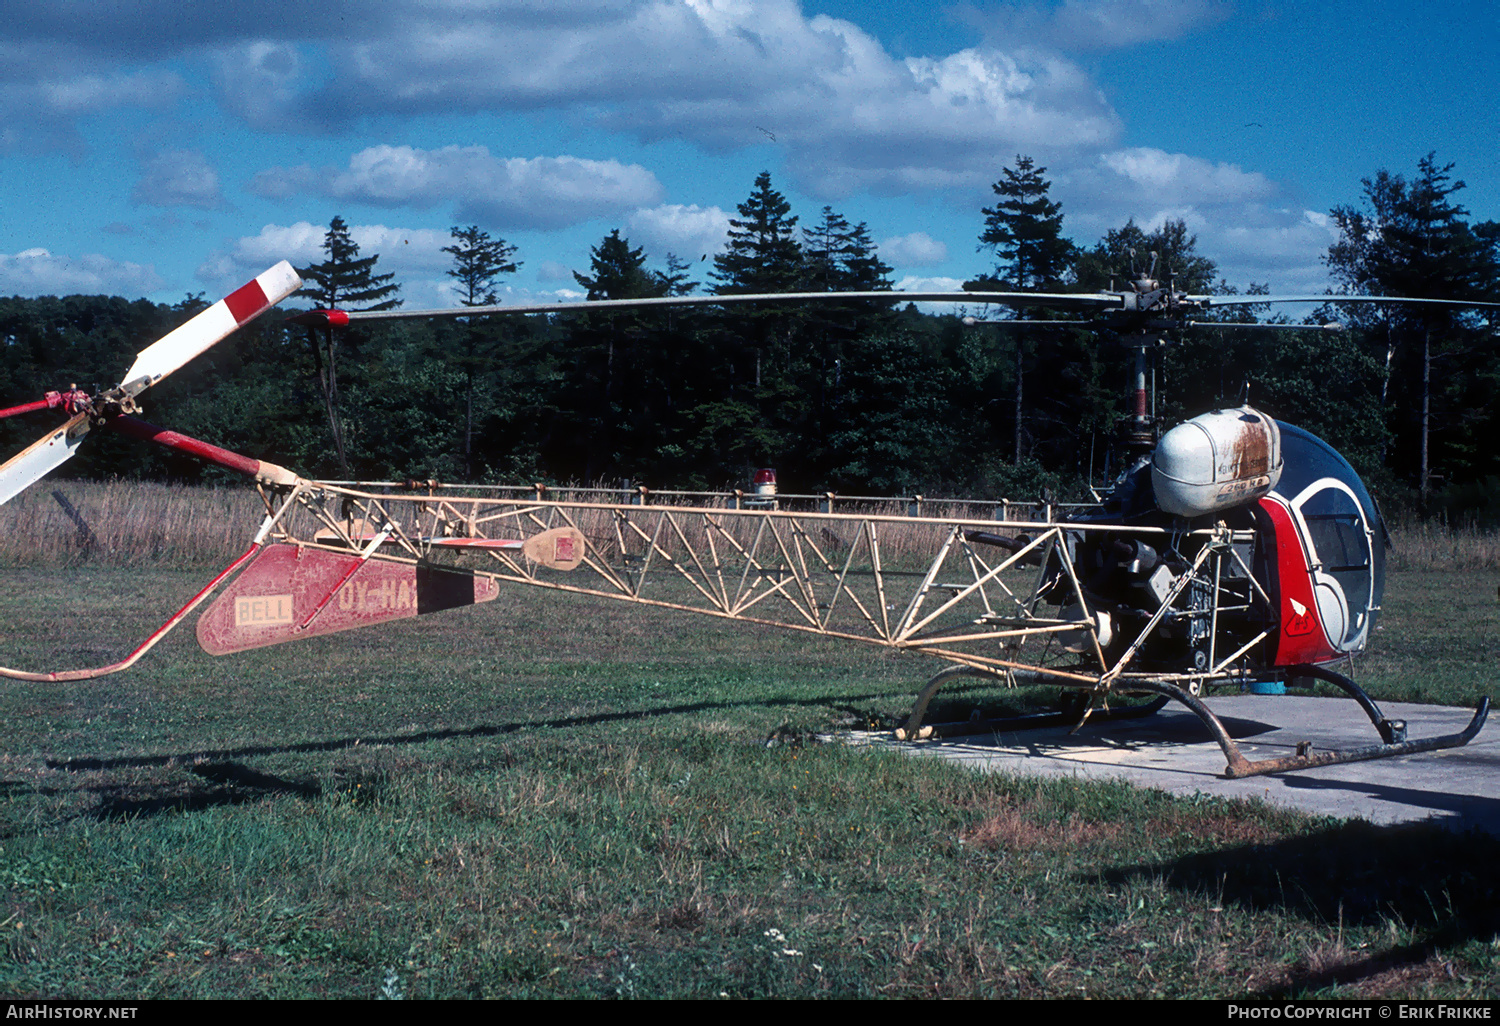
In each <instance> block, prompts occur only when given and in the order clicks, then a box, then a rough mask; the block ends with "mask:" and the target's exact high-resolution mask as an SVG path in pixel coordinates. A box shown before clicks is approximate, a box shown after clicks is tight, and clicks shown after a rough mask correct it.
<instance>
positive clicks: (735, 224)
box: [713, 171, 803, 392]
mask: <svg viewBox="0 0 1500 1026" xmlns="http://www.w3.org/2000/svg"><path fill="white" fill-rule="evenodd" d="M736 209H737V210H738V211H739V215H740V216H739V217H738V218H730V219H729V241H728V245H727V246H726V247H725V249H724V252H722V253H720V254H719V255H717V256H716V257H714V273H713V277H714V278H715V279H716V280H717V284H716V285H715V286H714V292H716V293H717V294H719V295H721V296H723V295H747V294H762V293H771V292H796V291H797V290H798V289H800V288H801V287H802V284H803V279H802V272H803V267H802V247H801V246H800V245H798V243H797V218H796V217H795V216H794V215H793V214H792V206H791V204H790V203H788V202H787V200H786V197H785V196H783V195H782V194H781V193H779V192H777V191H776V190H775V189H774V188H772V187H771V172H769V171H762V172H761V173H760V174H759V175H757V176H756V177H755V187H754V189H753V190H752V191H751V193H750V197H749V198H748V199H747V200H745V202H743V203H741V204H740V205H739V206H738V207H737V208H736ZM797 318H798V315H797V314H796V313H795V312H790V311H786V310H771V309H765V310H748V311H747V310H745V309H744V308H740V309H739V310H737V311H736V313H735V315H734V322H733V323H734V324H735V325H736V327H737V329H738V331H739V332H740V333H741V337H742V338H744V340H745V342H746V343H747V344H748V346H749V348H750V350H751V359H752V360H753V362H754V366H755V374H754V379H753V381H754V389H755V390H756V392H759V391H760V390H761V384H762V377H761V371H762V365H763V364H764V362H765V361H766V357H767V354H768V352H769V351H770V350H772V349H774V348H780V349H782V350H786V349H788V348H789V347H790V343H791V335H792V331H793V328H794V325H795V324H796V321H797Z"/></svg>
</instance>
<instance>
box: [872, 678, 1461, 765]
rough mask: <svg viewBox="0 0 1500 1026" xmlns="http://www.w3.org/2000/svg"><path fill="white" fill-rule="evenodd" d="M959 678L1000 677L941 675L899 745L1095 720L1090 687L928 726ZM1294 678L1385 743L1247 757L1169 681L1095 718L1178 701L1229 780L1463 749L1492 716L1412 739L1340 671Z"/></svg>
mask: <svg viewBox="0 0 1500 1026" xmlns="http://www.w3.org/2000/svg"><path fill="white" fill-rule="evenodd" d="M959 676H996V674H994V673H993V672H992V671H989V670H985V669H979V668H974V667H968V666H952V667H949V668H948V669H945V670H942V671H941V672H939V673H937V674H935V675H934V676H933V677H932V679H931V680H929V681H928V682H927V685H926V687H924V688H923V689H922V691H921V692H920V693H919V694H918V696H917V700H916V702H915V703H914V704H913V706H912V710H911V713H910V714H908V716H907V718H906V720H905V721H904V722H903V723H902V724H901V726H899V727H897V728H896V730H895V736H896V740H898V741H907V740H912V741H918V740H923V741H925V740H929V739H934V738H940V737H955V736H960V735H965V734H976V733H985V732H993V731H1010V730H1025V729H1032V728H1038V727H1057V726H1062V725H1064V724H1066V723H1068V722H1072V721H1076V724H1075V726H1074V728H1073V729H1074V730H1077V729H1078V727H1081V726H1082V725H1083V723H1084V722H1085V721H1086V720H1088V719H1090V718H1091V717H1090V716H1089V714H1088V711H1089V710H1088V701H1087V696H1088V692H1087V690H1086V689H1078V691H1079V694H1078V697H1079V698H1080V699H1082V701H1080V702H1078V703H1077V704H1076V705H1075V706H1074V708H1072V709H1069V708H1067V707H1066V705H1065V708H1064V709H1062V710H1060V711H1059V712H1055V713H1039V714H1036V715H1033V716H1016V717H1009V718H1006V719H1001V720H971V721H967V722H964V723H941V724H928V725H923V723H922V717H923V715H924V714H925V713H926V711H927V706H928V703H930V702H931V701H932V698H933V696H934V695H935V694H936V693H937V690H938V688H940V687H942V685H943V684H945V683H947V682H948V681H949V680H952V679H953V678H954V677H959ZM1284 676H1285V677H1286V678H1288V679H1295V678H1309V677H1310V678H1315V679H1317V680H1321V681H1325V682H1327V683H1329V684H1332V685H1334V686H1335V687H1338V688H1339V689H1340V690H1342V691H1344V692H1345V693H1346V694H1347V695H1349V697H1351V698H1353V699H1354V700H1355V701H1356V702H1358V703H1359V706H1360V708H1361V709H1363V710H1364V712H1365V715H1367V716H1368V717H1369V718H1370V722H1371V723H1372V724H1373V725H1374V727H1375V729H1376V731H1378V732H1379V734H1380V739H1381V740H1380V743H1379V744H1375V745H1367V746H1365V747H1362V748H1349V749H1343V750H1341V751H1326V752H1314V751H1313V750H1312V742H1310V741H1303V742H1300V743H1299V744H1298V745H1297V754H1296V755H1288V756H1286V757H1284V758H1280V759H1247V758H1246V757H1245V755H1244V753H1243V752H1241V751H1240V746H1239V743H1238V742H1237V741H1235V739H1234V738H1232V737H1230V736H1229V731H1228V730H1227V729H1225V727H1224V723H1223V721H1222V720H1220V719H1219V717H1218V716H1217V715H1216V714H1215V713H1214V711H1213V710H1212V709H1210V708H1209V707H1208V706H1207V705H1206V704H1204V702H1203V701H1202V700H1201V699H1200V698H1198V696H1197V695H1194V694H1193V693H1192V692H1190V691H1188V690H1187V689H1186V688H1183V687H1181V686H1179V685H1177V684H1174V683H1171V682H1168V681H1147V680H1132V681H1130V683H1129V689H1130V690H1131V691H1134V692H1142V691H1144V692H1149V693H1151V694H1154V695H1156V696H1157V698H1156V699H1155V700H1154V701H1152V702H1150V703H1149V704H1147V705H1144V706H1137V707H1132V708H1126V709H1114V710H1101V711H1099V712H1096V713H1095V714H1094V717H1093V718H1096V719H1110V720H1113V719H1126V718H1135V717H1138V716H1148V715H1150V714H1151V713H1154V712H1156V711H1157V710H1158V709H1161V708H1162V707H1163V706H1164V705H1166V703H1167V702H1168V701H1171V700H1176V701H1178V702H1181V703H1182V704H1183V705H1184V706H1186V707H1187V708H1188V709H1189V710H1190V711H1191V712H1192V713H1193V715H1195V716H1197V717H1198V719H1199V720H1201V721H1202V722H1203V725H1204V726H1205V727H1207V728H1208V731H1209V733H1210V734H1211V735H1212V736H1213V739H1214V741H1215V742H1217V743H1218V745H1219V747H1220V748H1221V749H1222V750H1223V752H1224V758H1225V761H1226V766H1225V768H1224V776H1225V777H1227V778H1229V779H1239V778H1241V777H1253V776H1260V775H1263V774H1267V773H1284V772H1286V771H1288V770H1299V769H1312V768H1314V767H1318V766H1334V765H1338V764H1340V763H1347V762H1364V761H1367V760H1370V759H1386V758H1391V757H1393V756H1397V755H1414V754H1416V753H1418V752H1433V751H1437V750H1439V749H1443V748H1460V747H1462V746H1463V745H1466V744H1468V743H1469V742H1470V741H1472V740H1474V738H1475V737H1476V736H1477V735H1478V734H1479V731H1480V730H1481V729H1482V728H1483V727H1484V721H1485V719H1486V718H1487V717H1488V716H1489V711H1490V700H1489V697H1488V696H1486V697H1484V698H1482V699H1480V701H1479V705H1478V707H1477V708H1476V709H1475V710H1474V716H1473V718H1472V719H1471V720H1470V721H1469V725H1468V726H1467V727H1465V728H1464V729H1463V730H1461V731H1459V732H1458V733H1456V734H1444V735H1441V736H1439V737H1430V738H1419V739H1415V740H1410V739H1408V738H1407V736H1406V723H1405V721H1403V720H1391V719H1388V718H1386V716H1385V715H1384V714H1383V713H1382V712H1381V711H1380V707H1379V706H1378V705H1376V704H1375V700H1374V699H1372V698H1371V697H1370V696H1369V695H1368V694H1367V693H1366V692H1365V690H1364V689H1363V688H1361V687H1360V686H1359V685H1358V684H1356V683H1354V681H1352V680H1350V679H1349V678H1348V677H1345V676H1344V675H1343V674H1341V673H1335V672H1334V671H1332V670H1329V669H1327V668H1325V667H1322V666H1294V667H1290V668H1288V669H1286V670H1285V671H1284Z"/></svg>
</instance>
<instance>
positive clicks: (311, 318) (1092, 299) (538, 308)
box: [287, 292, 1124, 327]
mask: <svg viewBox="0 0 1500 1026" xmlns="http://www.w3.org/2000/svg"><path fill="white" fill-rule="evenodd" d="M851 300H889V301H894V302H898V303H997V304H1000V305H1003V306H1018V307H1019V306H1051V307H1058V308H1060V309H1074V310H1118V309H1121V308H1122V307H1123V305H1124V304H1123V302H1122V301H1121V299H1120V297H1119V296H1118V295H1111V294H1108V293H1099V292H1088V293H1066V294H1059V293H1048V292H765V293H755V294H753V295H730V296H660V297H653V298H650V299H596V300H589V301H585V302H573V303H532V304H529V305H525V306H457V307H445V308H443V309H441V310H355V311H345V310H309V311H308V312H307V313H303V314H297V315H296V316H293V317H289V318H287V319H288V320H289V321H291V322H292V323H293V324H308V325H315V326H321V325H333V326H334V327H342V326H343V325H346V324H349V323H351V322H353V321H389V320H411V319H413V318H427V317H482V316H484V315H486V314H537V313H544V314H545V313H569V312H573V311H582V310H590V311H599V310H619V309H629V308H636V307H668V308H671V307H691V306H733V305H736V304H740V303H841V302H849V301H851Z"/></svg>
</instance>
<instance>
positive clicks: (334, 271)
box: [296, 216, 401, 477]
mask: <svg viewBox="0 0 1500 1026" xmlns="http://www.w3.org/2000/svg"><path fill="white" fill-rule="evenodd" d="M323 252H324V253H326V254H328V259H327V260H325V261H323V262H322V263H320V264H313V265H312V266H311V267H302V268H298V269H297V273H298V274H299V275H301V276H302V280H303V281H311V282H312V283H313V285H312V287H310V288H304V289H299V290H298V291H297V293H296V294H297V295H298V296H301V297H303V298H306V299H311V300H313V301H314V302H316V303H318V304H319V305H320V306H321V307H322V308H323V309H325V310H340V309H342V310H390V309H392V308H394V307H397V306H400V305H401V300H399V299H395V298H393V297H394V295H395V293H396V292H397V291H399V290H400V288H401V286H400V285H397V284H396V283H395V280H394V279H395V277H396V276H395V274H376V273H375V263H376V261H378V260H379V259H380V257H379V256H378V255H376V256H369V257H363V258H362V257H360V255H359V244H358V243H356V242H355V241H354V239H353V237H352V236H351V235H350V234H349V226H348V225H347V224H345V223H344V219H343V218H342V217H338V216H335V217H334V219H333V220H332V221H330V222H329V223H328V232H327V234H326V235H325V236H324V237H323ZM357 304H370V305H368V306H361V305H357ZM308 342H309V343H310V344H311V346H312V351H313V364H314V366H315V367H316V368H317V373H318V385H319V387H320V388H321V389H322V391H323V405H324V408H325V409H326V410H327V412H328V428H329V430H330V431H331V432H332V434H333V446H334V449H335V450H336V451H337V453H338V458H339V468H340V469H341V470H342V471H343V473H344V476H345V477H348V476H349V456H348V453H347V452H346V451H345V447H344V433H343V429H342V428H341V426H340V421H339V412H338V409H339V383H338V355H339V337H338V336H337V335H335V334H334V331H333V329H332V328H331V327H330V328H328V329H327V330H325V331H324V332H323V337H322V338H321V339H319V338H318V334H317V332H316V331H314V330H312V329H309V331H308Z"/></svg>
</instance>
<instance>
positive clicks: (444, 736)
mask: <svg viewBox="0 0 1500 1026" xmlns="http://www.w3.org/2000/svg"><path fill="white" fill-rule="evenodd" d="M885 697H887V696H885V695H880V694H874V695H855V696H848V695H844V696H840V698H839V699H838V700H837V701H834V700H832V699H828V698H798V699H791V698H757V699H746V700H745V701H743V702H695V703H693V704H691V705H674V706H663V707H660V708H656V709H636V710H630V711H622V712H601V713H594V714H592V715H589V716H565V717H560V718H558V719H552V720H524V721H521V722H518V723H498V724H482V725H480V726H476V727H462V728H453V729H449V730H421V731H416V732H413V733H407V734H385V735H381V736H376V737H371V736H369V735H360V736H359V737H342V738H330V739H328V740H326V741H302V742H295V743H290V744H284V745H246V746H244V747H242V748H224V749H215V750H208V751H197V752H181V753H177V754H174V755H132V756H120V757H117V758H109V759H106V758H87V757H85V758H71V759H62V760H57V759H48V760H47V762H46V765H47V768H48V769H59V770H67V771H68V772H73V773H79V772H88V771H93V770H108V769H124V768H132V767H145V766H172V765H179V764H192V763H202V762H208V761H222V760H228V759H244V758H251V757H255V756H262V755H287V754H295V753H299V752H337V751H343V750H345V749H349V748H356V747H363V746H370V745H385V746H399V745H421V744H428V743H430V742H433V741H452V740H457V739H462V738H484V737H499V736H502V735H505V734H513V733H515V732H517V731H521V730H535V729H538V728H552V729H566V728H570V727H584V726H591V725H595V724H601V723H619V722H625V721H630V720H642V721H644V720H651V719H655V718H657V717H660V716H680V715H692V714H695V713H704V712H714V711H721V710H725V709H740V708H752V707H755V706H763V707H772V706H776V707H780V706H799V707H824V708H829V709H833V710H836V711H838V712H842V713H845V714H846V715H849V716H856V717H858V716H863V715H864V713H863V712H862V711H861V710H859V709H858V708H857V707H856V706H855V705H854V704H853V703H855V702H861V701H876V700H879V699H882V698H885ZM778 729H780V728H778ZM774 736H775V735H773V737H774Z"/></svg>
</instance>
